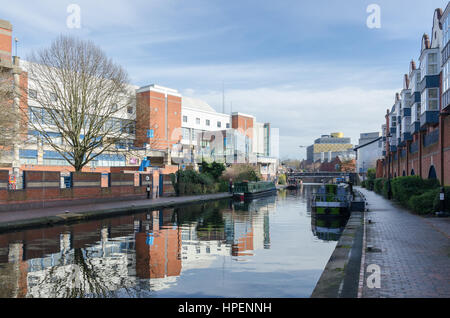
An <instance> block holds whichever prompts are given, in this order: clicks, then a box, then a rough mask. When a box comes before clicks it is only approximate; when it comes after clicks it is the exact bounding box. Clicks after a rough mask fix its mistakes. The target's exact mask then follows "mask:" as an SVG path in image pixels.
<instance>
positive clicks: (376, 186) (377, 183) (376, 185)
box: [373, 178, 386, 194]
mask: <svg viewBox="0 0 450 318" xmlns="http://www.w3.org/2000/svg"><path fill="white" fill-rule="evenodd" d="M385 182H386V179H384V178H377V179H375V180H374V181H373V191H375V192H376V193H378V194H383V187H384V183H385Z"/></svg>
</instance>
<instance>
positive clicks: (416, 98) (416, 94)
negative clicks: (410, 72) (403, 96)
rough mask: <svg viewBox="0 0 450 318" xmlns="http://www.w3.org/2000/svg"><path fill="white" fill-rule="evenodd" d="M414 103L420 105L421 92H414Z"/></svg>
mask: <svg viewBox="0 0 450 318" xmlns="http://www.w3.org/2000/svg"><path fill="white" fill-rule="evenodd" d="M413 96H414V97H413V100H412V103H413V104H414V103H420V98H421V97H420V92H414V95H413Z"/></svg>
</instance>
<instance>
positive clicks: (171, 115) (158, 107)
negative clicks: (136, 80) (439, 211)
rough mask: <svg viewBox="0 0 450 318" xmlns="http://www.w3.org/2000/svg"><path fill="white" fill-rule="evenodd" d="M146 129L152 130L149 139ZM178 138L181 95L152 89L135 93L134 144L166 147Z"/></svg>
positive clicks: (179, 132)
mask: <svg viewBox="0 0 450 318" xmlns="http://www.w3.org/2000/svg"><path fill="white" fill-rule="evenodd" d="M166 119H167V120H166ZM148 129H153V131H154V137H153V138H151V139H150V138H148V137H147V130H148ZM180 138H181V97H178V96H173V95H170V94H167V95H166V94H164V93H161V92H155V91H152V90H149V91H144V92H139V93H137V107H136V141H135V145H136V146H137V147H143V146H144V144H145V143H147V144H150V145H151V148H153V149H167V148H168V147H170V146H171V145H173V144H175V143H177V142H178V141H179V140H180Z"/></svg>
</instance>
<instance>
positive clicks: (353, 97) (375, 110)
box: [194, 87, 394, 157]
mask: <svg viewBox="0 0 450 318" xmlns="http://www.w3.org/2000/svg"><path fill="white" fill-rule="evenodd" d="M393 93H394V91H393V90H390V89H385V90H380V89H375V88H371V89H364V88H360V87H340V88H334V89H327V90H312V89H302V88H300V87H291V88H288V89H287V88H283V87H261V88H254V89H232V90H229V91H228V92H227V95H226V98H227V100H228V101H231V100H232V101H239V102H238V103H236V104H237V105H236V104H235V103H233V111H240V112H243V113H249V114H253V115H254V116H255V117H256V120H257V121H258V122H270V123H271V125H272V127H276V128H279V130H280V153H281V155H282V156H293V157H298V156H300V155H304V154H301V149H299V146H300V145H304V146H308V145H310V144H312V143H313V141H314V139H315V138H318V137H320V135H322V134H329V133H331V132H337V131H339V132H344V134H345V135H346V136H347V137H351V138H352V142H353V144H357V143H358V138H359V134H360V133H363V132H372V131H381V125H382V124H383V122H384V113H385V111H386V109H387V108H388V107H390V105H391V104H392V101H393ZM194 97H196V98H200V99H203V100H205V101H207V102H209V103H211V104H214V103H215V102H216V101H217V100H220V99H221V94H220V93H219V92H210V93H206V94H198V93H197V94H195V96H194ZM227 110H229V107H227Z"/></svg>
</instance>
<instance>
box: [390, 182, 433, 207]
mask: <svg viewBox="0 0 450 318" xmlns="http://www.w3.org/2000/svg"><path fill="white" fill-rule="evenodd" d="M438 186H439V182H438V181H437V180H435V179H431V180H430V179H425V180H424V179H422V178H420V177H419V176H405V177H398V178H395V179H393V180H392V197H393V198H394V199H395V200H396V201H398V202H399V203H400V204H402V205H404V206H407V205H408V200H409V198H411V197H412V196H414V195H420V194H423V193H424V192H426V191H428V190H432V189H436V188H437V187H438Z"/></svg>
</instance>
